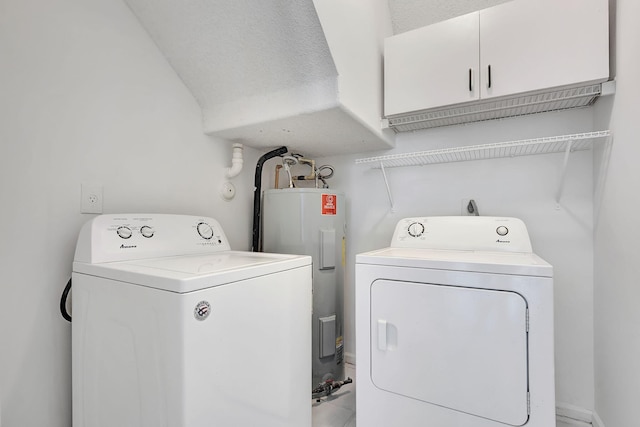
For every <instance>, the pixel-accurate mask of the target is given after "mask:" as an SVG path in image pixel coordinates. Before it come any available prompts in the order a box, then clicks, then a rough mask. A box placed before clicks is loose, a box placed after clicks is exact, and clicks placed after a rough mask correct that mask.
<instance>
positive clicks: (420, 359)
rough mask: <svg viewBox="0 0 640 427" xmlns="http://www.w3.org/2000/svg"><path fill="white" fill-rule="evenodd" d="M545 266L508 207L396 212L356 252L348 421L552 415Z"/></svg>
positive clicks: (424, 422) (433, 423)
mask: <svg viewBox="0 0 640 427" xmlns="http://www.w3.org/2000/svg"><path fill="white" fill-rule="evenodd" d="M553 357H554V353H553V268H552V267H551V265H549V264H548V263H546V262H545V261H544V260H542V259H541V258H540V257H538V256H536V255H535V254H533V253H532V248H531V243H530V240H529V235H528V232H527V229H526V227H525V225H524V223H523V222H522V221H520V220H518V219H515V218H497V217H426V218H406V219H403V220H401V221H400V222H399V223H398V224H397V226H396V229H395V232H394V234H393V238H392V241H391V246H390V247H389V248H386V249H382V250H377V251H372V252H368V253H363V254H359V255H357V257H356V380H357V383H358V389H357V395H356V406H357V414H358V415H357V416H358V427H389V426H402V427H414V426H415V427H418V426H420V427H498V426H500V427H504V426H524V425H526V426H527V427H550V426H555V391H554V359H553Z"/></svg>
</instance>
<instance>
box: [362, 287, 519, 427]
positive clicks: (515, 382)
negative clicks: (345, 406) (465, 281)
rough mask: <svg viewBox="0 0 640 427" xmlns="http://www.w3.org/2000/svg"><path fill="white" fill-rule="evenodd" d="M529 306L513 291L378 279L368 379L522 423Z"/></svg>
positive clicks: (478, 413)
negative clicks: (369, 376)
mask: <svg viewBox="0 0 640 427" xmlns="http://www.w3.org/2000/svg"><path fill="white" fill-rule="evenodd" d="M526 318H527V302H526V300H525V299H524V298H523V297H522V296H521V295H520V294H517V293H515V292H508V291H499V290H490V289H476V288H465V287H459V286H444V285H436V284H425V283H413V282H401V281H391V280H376V281H375V282H373V284H372V285H371V379H372V381H373V383H374V384H375V385H376V386H377V387H378V388H380V389H382V390H386V391H388V392H391V393H396V394H399V395H402V396H406V397H410V398H413V399H418V400H421V401H424V402H428V403H431V404H435V405H438V406H442V407H445V408H449V409H451V410H455V411H460V412H465V413H468V414H472V415H476V416H479V417H482V418H487V419H490V420H495V421H498V422H501V423H505V424H510V425H513V426H520V425H523V424H525V423H526V422H527V420H528V417H529V416H528V412H529V411H528V373H527V320H526Z"/></svg>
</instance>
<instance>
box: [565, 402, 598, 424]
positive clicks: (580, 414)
mask: <svg viewBox="0 0 640 427" xmlns="http://www.w3.org/2000/svg"><path fill="white" fill-rule="evenodd" d="M556 416H557V417H558V418H561V419H567V420H573V421H577V422H580V423H585V424H591V422H592V421H593V412H592V411H589V410H588V409H584V408H581V407H579V406H575V405H570V404H568V403H564V402H558V403H556Z"/></svg>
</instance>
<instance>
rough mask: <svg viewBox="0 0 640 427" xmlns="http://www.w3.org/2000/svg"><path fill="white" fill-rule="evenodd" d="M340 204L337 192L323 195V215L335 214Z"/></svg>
mask: <svg viewBox="0 0 640 427" xmlns="http://www.w3.org/2000/svg"><path fill="white" fill-rule="evenodd" d="M337 206H338V197H337V196H336V195H335V194H323V195H322V215H335V214H336V210H337Z"/></svg>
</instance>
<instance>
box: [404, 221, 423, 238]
mask: <svg viewBox="0 0 640 427" xmlns="http://www.w3.org/2000/svg"><path fill="white" fill-rule="evenodd" d="M407 232H408V233H409V236H411V237H420V236H422V235H423V234H424V224H422V223H420V222H414V223H411V224H410V225H409V227H408V228H407Z"/></svg>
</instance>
